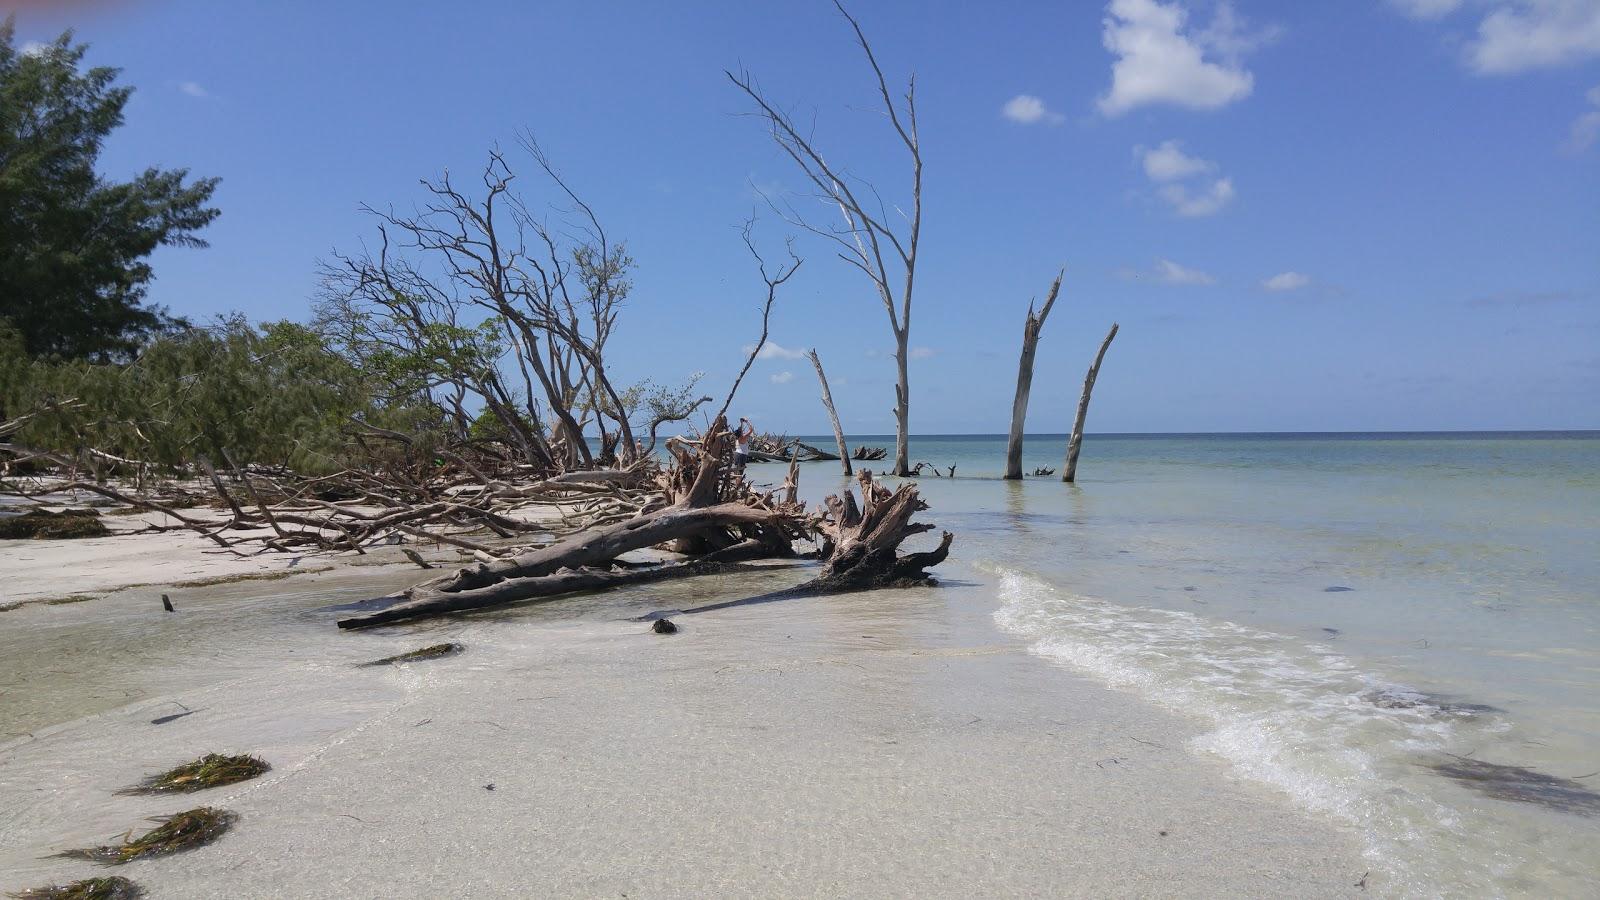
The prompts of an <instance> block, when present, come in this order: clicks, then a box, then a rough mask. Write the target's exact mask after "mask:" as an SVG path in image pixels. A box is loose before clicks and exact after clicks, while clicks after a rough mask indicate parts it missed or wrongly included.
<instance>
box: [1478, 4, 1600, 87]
mask: <svg viewBox="0 0 1600 900" xmlns="http://www.w3.org/2000/svg"><path fill="white" fill-rule="evenodd" d="M1593 56H1600V2H1597V0H1501V2H1499V3H1498V4H1497V5H1496V6H1495V8H1494V10H1493V11H1492V12H1490V13H1489V15H1487V16H1485V17H1484V19H1483V21H1482V22H1480V23H1478V36H1477V38H1475V39H1474V40H1473V41H1471V42H1470V43H1469V44H1468V45H1467V62H1468V64H1470V65H1471V66H1472V68H1473V69H1475V70H1477V71H1478V72H1481V73H1484V74H1506V73H1511V72H1521V71H1524V70H1526V69H1534V68H1541V67H1550V66H1559V65H1564V64H1566V63H1573V62H1581V61H1583V60H1585V59H1588V58H1590V57H1593Z"/></svg>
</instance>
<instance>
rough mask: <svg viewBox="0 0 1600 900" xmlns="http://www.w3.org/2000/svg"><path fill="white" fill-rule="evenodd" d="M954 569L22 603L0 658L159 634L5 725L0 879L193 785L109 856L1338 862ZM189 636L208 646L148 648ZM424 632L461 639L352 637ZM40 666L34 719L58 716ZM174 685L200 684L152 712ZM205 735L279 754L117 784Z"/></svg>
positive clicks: (831, 865)
mask: <svg viewBox="0 0 1600 900" xmlns="http://www.w3.org/2000/svg"><path fill="white" fill-rule="evenodd" d="M950 574H951V575H952V576H957V577H955V578H954V580H953V581H952V582H951V583H950V584H949V585H948V586H947V587H945V588H941V589H938V590H931V591H929V590H917V591H899V592H888V593H884V592H880V593H875V594H871V595H857V596H848V597H833V598H813V599H807V600H796V601H786V602H781V603H771V604H764V605H759V606H745V607H736V608H731V609H724V610H719V611H716V612H712V613H704V614H699V615H693V616H681V617H678V618H677V622H678V624H679V625H680V626H681V627H682V631H681V632H680V633H679V634H676V635H671V636H661V635H656V634H652V633H651V632H650V631H649V627H648V623H642V622H635V621H628V620H627V618H626V616H627V615H629V614H637V613H641V612H644V611H646V610H648V609H650V608H653V607H665V608H672V607H687V606H691V605H694V603H695V602H698V601H703V600H708V599H721V598H725V597H732V596H738V595H741V594H748V593H755V592H756V591H757V590H759V589H760V588H762V587H765V586H770V584H771V583H772V582H773V581H776V580H782V579H785V578H793V577H794V574H793V573H787V574H785V573H778V574H774V575H769V576H753V577H745V578H741V579H737V580H735V579H725V580H724V581H723V583H721V584H719V585H714V586H708V585H707V584H705V583H701V584H699V585H679V586H676V587H674V588H673V590H674V591H676V593H671V592H666V591H661V590H657V591H655V592H654V593H646V592H638V593H636V594H635V595H633V596H632V597H631V599H630V598H629V597H626V596H625V597H621V598H607V599H604V600H601V599H591V600H576V601H565V605H564V606H557V605H546V606H543V607H538V608H531V609H525V610H521V611H511V612H506V613H500V614H496V615H492V616H479V617H475V618H469V619H463V620H456V621H452V622H448V623H435V624H433V625H428V626H421V627H413V628H410V629H386V630H380V631H374V632H367V633H360V634H341V633H339V632H338V631H337V630H336V629H334V628H333V626H332V620H333V618H335V617H336V616H337V613H331V612H326V611H319V610H318V609H317V607H319V606H322V605H325V604H326V603H328V602H330V601H339V600H350V599H355V598H356V597H359V596H364V595H366V596H370V595H374V594H377V593H381V592H383V591H385V590H388V589H390V588H392V587H393V586H395V584H397V583H405V582H407V581H409V580H412V579H413V578H414V577H415V574H414V572H412V573H407V572H405V571H404V570H402V569H395V570H385V571H383V572H381V573H380V572H376V571H374V572H366V573H363V572H360V571H354V570H346V571H342V572H332V573H326V574H317V575H311V576H307V577H305V578H296V579H292V580H291V581H286V582H274V583H268V584H253V585H252V584H239V585H229V586H227V588H226V589H217V590H199V589H196V590H191V591H188V592H184V593H181V594H180V593H175V594H174V600H175V601H176V602H178V603H179V609H180V610H181V611H184V610H186V611H188V612H187V614H188V615H189V616H190V617H191V619H190V623H189V627H188V628H179V626H178V625H174V624H168V620H163V619H160V618H155V623H156V624H144V625H141V623H148V620H149V619H150V618H151V617H153V616H156V614H155V613H150V612H147V611H145V610H144V609H143V608H142V607H140V606H138V605H137V604H139V603H142V602H143V598H135V597H128V598H123V597H122V596H121V595H115V596H113V597H111V598H109V599H107V600H102V601H96V602H93V603H84V604H75V605H73V606H66V607H30V608H27V609H23V610H18V611H15V612H13V613H9V614H7V618H6V619H5V620H4V621H3V622H0V626H4V627H5V628H6V631H5V632H0V659H5V658H6V657H7V654H6V653H5V651H7V650H11V649H14V648H15V647H16V646H17V643H18V642H21V641H29V640H31V641H32V642H34V643H38V642H40V641H45V642H49V641H61V640H63V639H65V638H69V637H70V636H71V635H73V634H76V633H79V632H80V631H82V632H94V631H95V630H96V629H103V630H105V634H104V635H102V637H103V638H104V639H106V640H111V639H112V636H114V635H116V634H126V633H128V632H129V630H130V629H132V630H133V633H134V634H136V635H138V638H139V639H140V640H143V641H145V642H146V644H147V651H148V652H145V653H143V654H140V655H138V656H137V657H136V658H126V659H124V658H121V657H119V656H118V651H108V653H109V654H110V656H109V657H107V656H106V654H102V655H101V656H102V657H104V658H105V659H103V661H102V663H101V665H102V667H103V671H102V672H101V674H100V675H99V676H96V677H98V678H100V679H101V680H105V679H115V680H118V681H120V682H121V683H124V684H133V685H142V686H143V687H142V688H141V690H142V691H143V695H142V696H140V697H139V698H138V699H136V700H135V701H133V702H131V703H128V704H124V705H119V706H114V707H111V708H106V709H104V711H101V712H98V713H97V714H95V715H93V716H90V717H87V718H74V719H72V720H71V721H67V722H64V723H61V724H56V725H51V726H48V727H32V726H30V728H29V732H30V733H29V734H27V735H24V736H21V737H17V738H15V739H12V740H11V741H10V742H9V743H0V810H6V812H5V814H4V816H3V817H0V873H3V874H0V890H19V889H22V888H27V887H32V886H37V885H41V884H45V883H48V882H51V881H65V880H68V879H72V878H82V877H88V876H89V875H91V874H96V873H101V872H107V871H109V870H102V869H97V868H95V867H93V866H90V865H88V864H86V863H82V862H76V861H71V860H62V859H46V858H42V857H45V856H46V855H47V854H48V853H51V852H53V851H56V850H60V849H65V848H68V847H79V846H89V845H92V844H97V843H104V842H106V841H107V840H109V839H111V838H113V837H114V836H115V835H119V834H120V833H122V832H123V831H125V830H126V829H128V828H130V827H134V826H139V825H141V824H142V820H143V819H144V818H145V817H147V816H152V815H158V814H162V813H170V812H174V811H177V810H180V809H185V808H189V807H192V806H198V805H213V806H221V807H225V808H227V809H231V810H233V811H235V812H237V813H238V814H239V815H240V820H239V822H238V824H237V825H236V826H235V827H234V829H233V830H232V831H231V832H230V833H229V834H227V835H226V836H224V837H223V838H222V839H221V840H220V841H219V842H218V843H216V844H214V845H212V846H210V847H206V848H203V849H199V850H196V851H192V852H190V853H187V854H183V855H180V856H175V857H169V858H164V859H155V860H149V861H142V862H136V863H133V864H130V865H127V866H122V867H119V868H118V869H116V870H115V871H116V873H117V874H122V875H125V876H127V877H129V878H132V879H134V880H135V881H137V882H139V883H140V884H142V885H143V886H144V887H145V888H146V889H147V890H148V891H149V892H150V895H151V896H154V897H195V898H199V897H217V896H229V897H282V896H303V897H388V896H417V895H431V896H507V897H512V896H516V897H525V896H583V897H591V896H594V897H599V896H607V897H619V896H627V897H634V898H638V897H704V896H716V895H743V896H861V897H878V896H917V897H968V896H975V895H976V896H1008V895H1009V896H1016V895H1028V896H1041V895H1049V896H1133V895H1138V896H1180V895H1181V896H1197V895H1199V896H1211V895H1224V894H1226V895H1249V896H1268V895H1273V896H1282V895H1295V896H1328V895H1349V894H1357V893H1360V892H1361V889H1360V888H1358V887H1357V886H1356V885H1357V882H1358V881H1360V880H1361V878H1362V875H1363V873H1364V872H1365V871H1366V870H1367V869H1368V868H1370V865H1369V864H1368V863H1366V862H1364V861H1363V860H1362V858H1361V854H1360V848H1359V846H1358V843H1357V841H1356V839H1355V836H1354V835H1352V834H1350V833H1347V832H1345V831H1342V830H1340V829H1338V828H1336V827H1335V826H1333V825H1330V824H1327V823H1325V822H1319V821H1314V820H1312V819H1311V818H1309V817H1308V816H1307V815H1305V814H1303V813H1301V812H1298V811H1297V810H1295V809H1294V808H1293V807H1292V806H1291V804H1290V803H1289V802H1288V801H1287V799H1286V798H1284V797H1283V796H1281V795H1279V794H1277V793H1275V792H1273V791H1272V790H1271V789H1269V788H1265V787H1262V786H1260V785H1257V784H1255V783H1251V782H1245V781H1240V780H1237V779H1235V778H1232V777H1230V776H1229V774H1228V771H1227V768H1226V765H1225V763H1223V762H1222V761H1221V760H1218V759H1215V758H1212V757H1208V756H1201V755H1196V754H1193V753H1191V752H1189V751H1188V750H1186V749H1185V742H1186V741H1187V740H1189V739H1190V738H1191V737H1193V735H1194V726H1193V725H1192V724H1190V723H1187V722H1184V721H1181V720H1179V719H1177V718H1176V717H1174V716H1172V715H1170V714H1167V713H1164V712H1161V711H1158V710H1155V709H1152V708H1151V707H1149V706H1146V705H1144V704H1141V703H1139V702H1137V701H1136V700H1134V699H1132V698H1130V697H1128V696H1127V695H1125V694H1117V693H1112V692H1109V691H1107V690H1105V689H1102V688H1099V687H1096V686H1094V685H1092V684H1090V683H1088V682H1086V681H1083V680H1080V679H1078V678H1076V677H1074V676H1073V675H1071V674H1069V673H1067V672H1065V671H1063V670H1061V669H1060V668H1057V667H1053V666H1051V665H1049V664H1048V663H1046V662H1044V661H1042V660H1040V659H1038V658H1037V657H1034V656H1031V655H1029V654H1028V653H1026V652H1025V648H1024V645H1023V644H1022V643H1021V642H1020V641H1018V640H1017V639H1014V638H1010V637H1007V636H1005V635H1003V634H1001V633H999V632H998V631H997V630H996V629H995V627H994V625H993V623H992V619H991V616H992V612H993V601H992V599H986V597H987V595H985V594H984V593H983V592H981V591H977V590H974V589H971V588H970V587H966V586H963V585H962V584H961V580H960V578H959V575H960V574H961V572H960V570H959V569H956V570H955V571H953V572H952V573H950ZM130 593H136V592H130ZM119 604H122V605H119ZM96 608H98V609H96ZM118 616H125V617H126V619H125V620H124V621H123V622H122V623H121V624H120V625H119V624H116V623H115V622H113V623H110V624H107V623H105V620H106V619H107V618H108V617H109V618H111V619H113V620H114V619H116V618H117V617H118ZM97 623H98V624H97ZM140 627H144V628H148V629H154V630H147V631H144V632H140V631H139V630H138V629H139V628H140ZM183 633H188V634H199V635H202V636H203V637H202V638H198V639H195V641H194V643H191V644H190V645H189V647H190V648H191V650H198V648H200V647H203V648H204V652H203V653H201V652H193V653H190V654H188V655H183V656H174V655H168V654H165V653H164V652H163V651H161V650H160V649H159V648H160V647H162V646H165V644H166V643H167V642H168V641H170V640H173V639H175V636H176V635H178V634H183ZM441 640H455V641H460V642H461V643H463V644H464V645H465V646H466V648H467V649H466V652H465V653H462V654H460V655H458V656H454V657H450V658H447V659H441V660H433V661H425V662H419V663H414V664H409V665H401V666H392V667H389V666H385V667H378V668H368V669H358V668H356V664H357V663H360V662H363V661H366V660H371V659H375V658H378V657H381V656H385V655H388V654H390V653H393V652H398V651H402V650H407V649H413V648H415V647H420V646H423V645H425V644H430V643H437V642H439V641H441ZM124 655H125V654H124ZM12 665H13V664H12V663H11V662H0V668H9V667H10V666H12ZM90 668H92V666H91V667H90ZM163 672H164V673H165V674H156V673H163ZM4 674H7V675H14V674H15V673H14V672H6V673H4ZM18 689H20V690H26V685H22V686H20V687H13V688H8V689H7V694H6V696H5V697H3V698H0V701H3V702H9V701H10V697H11V696H12V695H13V694H12V691H13V690H18ZM63 690H64V691H65V693H64V694H63V696H62V697H61V699H60V703H61V704H62V705H59V706H57V707H53V708H51V709H44V708H40V709H36V710H34V718H35V719H49V718H51V715H52V710H53V711H54V714H56V715H62V714H64V711H65V710H67V709H69V708H70V706H71V698H70V697H68V696H66V694H70V693H71V691H66V690H65V689H63ZM162 692H166V693H164V694H163V693H162ZM172 701H178V702H181V703H182V704H184V706H186V707H189V708H193V709H200V710H202V712H200V713H196V714H195V715H191V716H186V717H183V718H181V719H177V720H175V721H172V722H170V723H168V724H165V725H160V726H155V725H152V724H151V720H152V719H153V718H155V717H157V716H160V715H162V714H165V713H170V712H172V711H173V710H174V709H175V708H176V707H174V706H173V705H172ZM107 702H109V701H107ZM34 724H37V723H34ZM209 751H219V752H230V751H231V752H252V753H256V754H259V755H261V756H263V757H264V758H266V759H267V760H268V761H270V762H271V763H272V764H273V766H274V771H273V772H271V773H269V774H268V775H266V776H265V777H263V778H261V779H259V780H257V781H255V782H251V783H246V784H243V785H238V786H235V787H232V788H218V789H214V790H211V791H206V792H202V793H199V794H195V795H190V796H188V797H177V798H171V797H161V798H136V797H118V796H115V795H114V794H113V793H112V792H113V791H115V790H116V789H117V788H120V787H124V786H126V785H128V784H131V783H133V782H134V781H136V780H138V778H140V777H141V776H143V775H146V774H149V773H150V772H153V771H156V770H158V769H161V768H165V767H167V766H170V765H173V764H176V763H179V762H183V761H186V760H188V759H192V758H194V757H196V756H198V755H200V754H202V753H204V752H209ZM491 786H492V789H491ZM1369 887H1372V888H1373V889H1375V890H1378V891H1381V890H1382V886H1381V884H1372V885H1369Z"/></svg>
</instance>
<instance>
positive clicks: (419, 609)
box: [339, 544, 760, 629]
mask: <svg viewBox="0 0 1600 900" xmlns="http://www.w3.org/2000/svg"><path fill="white" fill-rule="evenodd" d="M736 546H739V547H742V546H744V545H742V544H741V545H736ZM730 549H731V548H730ZM751 558H754V557H751ZM743 571H760V569H759V568H758V567H753V566H746V565H741V564H740V563H738V562H737V561H736V560H735V559H733V558H730V555H728V554H726V552H725V551H724V552H723V554H721V555H719V558H717V559H709V558H708V559H696V560H690V561H689V562H682V563H664V564H662V565H660V566H653V567H650V568H645V569H628V570H624V571H620V572H616V571H608V570H605V569H578V570H573V571H563V572H558V573H555V574H552V575H547V576H544V577H540V578H512V579H508V580H506V581H502V582H499V583H497V584H492V585H489V586H487V587H481V588H474V589H471V590H464V591H456V592H455V593H446V592H438V593H434V594H430V595H424V596H422V597H419V598H416V599H412V600H409V601H407V602H404V603H396V604H395V605H393V606H390V607H388V608H386V609H381V610H378V611H377V612H373V613H368V614H366V615H362V616H352V617H350V618H348V619H340V620H339V627H340V628H344V629H352V628H370V627H372V626H374V625H391V624H394V623H395V622H405V621H410V620H412V619H424V618H428V617H431V616H442V615H448V614H450V613H459V612H470V611H472V610H476V609H486V608H488V607H494V606H505V605H506V604H509V603H519V602H524V601H528V600H538V599H541V598H555V597H558V596H561V595H563V594H572V593H576V592H578V591H596V590H609V589H611V588H619V587H627V586H630V585H635V584H649V583H651V582H655V581H667V580H670V579H673V578H689V577H692V576H696V575H714V574H716V575H726V574H730V573H734V572H743Z"/></svg>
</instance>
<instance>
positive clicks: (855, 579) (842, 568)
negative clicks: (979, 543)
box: [791, 471, 953, 593]
mask: <svg viewBox="0 0 1600 900" xmlns="http://www.w3.org/2000/svg"><path fill="white" fill-rule="evenodd" d="M857 480H858V481H859V482H860V487H861V506H860V507H857V506H856V501H855V496H854V495H853V494H851V493H849V492H848V491H847V492H845V494H844V496H843V497H838V496H832V497H829V498H828V499H827V500H826V501H825V502H826V504H827V507H828V512H829V513H830V517H831V521H829V522H827V523H824V524H822V525H820V526H819V529H820V530H821V532H822V533H823V535H824V536H825V538H826V539H827V541H828V542H829V543H831V547H830V546H829V545H828V544H824V553H823V557H824V560H825V562H824V563H823V566H822V574H820V575H818V576H817V577H816V578H813V579H812V580H811V581H808V582H806V583H805V584H803V585H800V586H799V587H797V588H793V589H791V593H825V592H836V591H849V590H870V589H872V588H880V587H905V586H908V585H920V584H933V583H934V582H933V577H932V576H931V575H929V574H928V572H927V570H928V569H930V568H932V567H934V566H936V565H938V564H939V563H941V562H944V560H945V557H947V556H949V555H950V542H951V540H952V538H953V536H952V535H951V534H950V532H948V531H946V532H945V533H944V537H943V538H942V539H941V540H940V541H939V546H938V547H937V548H936V549H934V550H931V551H928V552H926V553H908V554H906V555H904V556H900V555H899V553H898V551H899V548H900V544H901V543H902V542H904V541H905V539H906V538H908V537H910V536H912V535H914V534H920V533H922V532H924V531H931V530H933V526H932V525H930V524H928V523H925V522H912V521H911V517H912V516H914V515H916V514H917V513H918V512H921V511H922V510H925V509H927V508H928V504H927V503H926V502H924V501H923V500H922V498H921V497H920V496H919V495H918V493H917V487H916V485H914V484H901V485H900V486H899V487H898V488H895V490H894V492H893V493H891V492H890V491H889V489H888V488H885V487H883V486H882V485H880V484H877V483H876V482H874V481H873V480H872V473H871V472H868V471H862V473H861V474H860V475H859V476H858V478H857Z"/></svg>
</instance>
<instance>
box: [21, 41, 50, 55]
mask: <svg viewBox="0 0 1600 900" xmlns="http://www.w3.org/2000/svg"><path fill="white" fill-rule="evenodd" d="M49 49H50V45H49V44H46V43H44V42H43V41H23V42H22V46H21V47H19V48H17V52H18V53H20V54H22V55H23V56H38V55H39V54H41V53H43V52H45V51H46V50H49Z"/></svg>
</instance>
